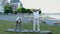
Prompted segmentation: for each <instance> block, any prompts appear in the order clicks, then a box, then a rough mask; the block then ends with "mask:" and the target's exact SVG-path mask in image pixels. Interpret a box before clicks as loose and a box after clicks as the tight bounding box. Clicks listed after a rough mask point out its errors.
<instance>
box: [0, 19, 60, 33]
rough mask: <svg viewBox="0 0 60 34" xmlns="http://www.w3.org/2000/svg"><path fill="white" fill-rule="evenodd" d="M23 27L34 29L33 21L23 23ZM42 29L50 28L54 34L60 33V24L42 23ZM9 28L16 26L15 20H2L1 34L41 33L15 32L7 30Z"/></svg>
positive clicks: (0, 22)
mask: <svg viewBox="0 0 60 34" xmlns="http://www.w3.org/2000/svg"><path fill="white" fill-rule="evenodd" d="M22 26H23V27H22V29H32V27H31V26H32V23H31V24H30V23H28V25H27V24H25V23H23V25H22ZM40 26H41V28H40V29H41V30H50V31H52V32H53V34H60V26H50V25H46V24H40ZM8 28H15V22H12V21H4V20H0V34H39V33H15V32H5V30H6V29H8Z"/></svg>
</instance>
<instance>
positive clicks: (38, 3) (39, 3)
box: [20, 0, 60, 13]
mask: <svg viewBox="0 0 60 34" xmlns="http://www.w3.org/2000/svg"><path fill="white" fill-rule="evenodd" d="M20 1H21V2H22V3H23V6H24V7H25V8H32V9H33V8H39V9H41V11H42V13H60V0H20Z"/></svg>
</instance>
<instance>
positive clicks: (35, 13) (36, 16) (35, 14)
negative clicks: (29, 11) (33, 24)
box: [33, 11, 39, 19]
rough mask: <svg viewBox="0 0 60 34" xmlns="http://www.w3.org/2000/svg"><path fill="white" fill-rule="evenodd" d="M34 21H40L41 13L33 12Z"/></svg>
mask: <svg viewBox="0 0 60 34" xmlns="http://www.w3.org/2000/svg"><path fill="white" fill-rule="evenodd" d="M33 15H34V19H35V18H38V19H39V11H36V12H33Z"/></svg>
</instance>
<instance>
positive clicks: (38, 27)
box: [37, 19, 40, 31]
mask: <svg viewBox="0 0 60 34" xmlns="http://www.w3.org/2000/svg"><path fill="white" fill-rule="evenodd" d="M37 31H40V25H39V19H38V20H37Z"/></svg>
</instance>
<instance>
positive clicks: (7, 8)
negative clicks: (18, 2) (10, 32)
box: [4, 5, 13, 14]
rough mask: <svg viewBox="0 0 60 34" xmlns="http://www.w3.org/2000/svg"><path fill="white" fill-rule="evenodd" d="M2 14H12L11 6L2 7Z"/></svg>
mask: <svg viewBox="0 0 60 34" xmlns="http://www.w3.org/2000/svg"><path fill="white" fill-rule="evenodd" d="M4 13H6V14H8V13H13V10H12V6H11V5H5V6H4Z"/></svg>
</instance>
